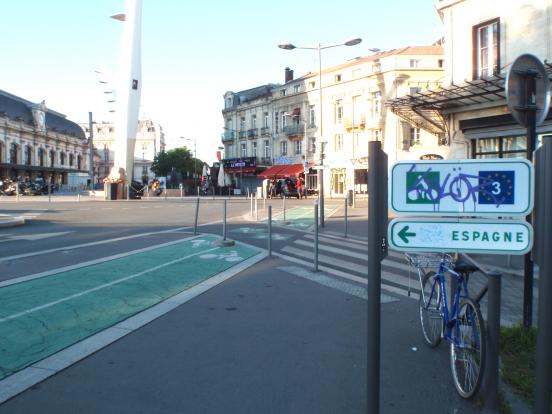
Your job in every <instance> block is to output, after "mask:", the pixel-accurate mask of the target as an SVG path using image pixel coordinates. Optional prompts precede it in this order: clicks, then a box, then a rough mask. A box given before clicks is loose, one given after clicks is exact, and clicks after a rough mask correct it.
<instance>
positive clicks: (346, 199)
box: [344, 197, 347, 238]
mask: <svg viewBox="0 0 552 414" xmlns="http://www.w3.org/2000/svg"><path fill="white" fill-rule="evenodd" d="M344 217H345V238H347V197H345V216H344Z"/></svg>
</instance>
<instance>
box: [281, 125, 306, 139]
mask: <svg viewBox="0 0 552 414" xmlns="http://www.w3.org/2000/svg"><path fill="white" fill-rule="evenodd" d="M283 131H284V134H286V135H288V136H289V135H303V134H304V133H305V124H304V123H303V122H300V123H298V124H292V125H286V126H285V127H283Z"/></svg>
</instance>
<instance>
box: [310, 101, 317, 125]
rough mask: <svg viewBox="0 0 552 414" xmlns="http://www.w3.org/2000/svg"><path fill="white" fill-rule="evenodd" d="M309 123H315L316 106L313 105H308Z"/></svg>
mask: <svg viewBox="0 0 552 414" xmlns="http://www.w3.org/2000/svg"><path fill="white" fill-rule="evenodd" d="M309 124H310V126H314V125H316V107H315V106H314V105H311V106H309Z"/></svg>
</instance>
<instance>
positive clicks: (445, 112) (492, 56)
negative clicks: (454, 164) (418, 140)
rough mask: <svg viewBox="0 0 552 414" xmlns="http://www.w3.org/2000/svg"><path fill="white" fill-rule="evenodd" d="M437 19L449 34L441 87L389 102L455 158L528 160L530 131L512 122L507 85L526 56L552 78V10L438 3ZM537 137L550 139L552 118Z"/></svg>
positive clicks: (535, 2)
mask: <svg viewBox="0 0 552 414" xmlns="http://www.w3.org/2000/svg"><path fill="white" fill-rule="evenodd" d="M437 11H438V13H439V15H440V17H441V19H442V21H443V25H444V33H445V37H444V50H445V79H444V82H443V85H442V87H441V88H438V89H435V90H432V91H429V92H427V93H422V94H417V95H414V96H410V97H403V98H399V99H396V100H393V101H392V102H389V105H390V107H391V109H392V111H393V112H395V113H397V114H399V115H400V116H402V117H404V118H405V119H408V120H409V121H410V122H412V123H415V124H417V125H419V126H420V127H421V128H422V129H426V130H427V131H430V132H433V133H436V134H438V135H439V136H441V137H442V139H443V142H444V143H445V144H446V148H447V153H448V154H449V157H450V158H511V157H518V158H524V157H526V156H527V138H526V129H525V128H524V127H522V126H521V125H519V124H517V123H516V121H515V120H514V118H513V117H512V115H511V114H510V111H509V109H508V106H507V103H506V98H505V78H506V75H507V72H508V69H509V67H510V66H511V65H512V63H513V62H514V60H515V59H516V58H517V57H518V56H520V55H521V54H525V53H529V54H533V55H534V56H536V57H537V58H538V59H540V60H541V61H543V62H544V66H545V68H546V71H547V73H548V77H549V78H550V77H551V76H552V66H551V65H549V64H548V63H546V62H547V61H550V59H552V36H551V33H552V23H551V22H552V10H551V7H550V5H549V2H545V1H541V0H524V1H516V2H502V1H499V0H488V1H485V2H479V1H476V0H454V1H453V0H440V1H438V2H437ZM537 134H538V139H539V140H540V139H542V138H543V137H544V136H547V135H552V117H550V116H548V117H547V118H546V119H545V120H544V122H543V124H542V125H541V126H540V127H539V128H538V129H537Z"/></svg>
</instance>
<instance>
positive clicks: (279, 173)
mask: <svg viewBox="0 0 552 414" xmlns="http://www.w3.org/2000/svg"><path fill="white" fill-rule="evenodd" d="M304 169H305V167H304V166H303V164H282V165H273V166H272V167H270V168H267V169H266V170H264V171H263V172H262V173H259V174H257V178H259V179H261V180H263V179H265V178H286V177H298V176H299V174H301V173H302V172H303V171H304Z"/></svg>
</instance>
